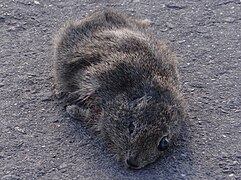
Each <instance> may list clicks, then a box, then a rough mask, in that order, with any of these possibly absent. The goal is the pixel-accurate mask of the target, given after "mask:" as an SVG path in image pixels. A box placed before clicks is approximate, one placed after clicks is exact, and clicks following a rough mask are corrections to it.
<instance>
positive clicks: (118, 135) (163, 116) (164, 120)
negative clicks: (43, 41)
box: [54, 9, 185, 169]
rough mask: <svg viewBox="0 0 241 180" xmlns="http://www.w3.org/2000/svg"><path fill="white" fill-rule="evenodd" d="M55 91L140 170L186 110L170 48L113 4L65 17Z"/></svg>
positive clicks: (72, 113)
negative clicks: (75, 17)
mask: <svg viewBox="0 0 241 180" xmlns="http://www.w3.org/2000/svg"><path fill="white" fill-rule="evenodd" d="M54 62H55V75H56V77H55V79H56V86H57V91H58V92H59V93H60V94H62V95H63V97H64V98H65V100H66V101H65V102H66V111H67V112H68V113H69V115H70V116H72V117H74V118H77V119H80V120H81V121H83V122H84V123H85V124H86V125H89V126H90V127H91V128H93V129H94V130H95V131H97V132H99V134H100V135H101V136H102V137H103V139H104V140H105V141H106V143H107V144H108V145H109V147H110V149H111V150H112V152H113V154H114V156H116V158H117V159H118V160H119V161H121V162H123V163H124V164H125V165H126V166H127V167H130V168H134V169H140V168H142V167H144V166H146V165H148V164H150V163H153V162H154V161H156V160H157V159H158V158H159V157H161V156H162V155H163V153H164V152H165V150H166V149H168V147H170V145H171V144H172V143H173V141H174V139H175V137H177V136H178V134H179V131H180V122H181V121H182V120H183V119H184V117H185V111H184V109H185V108H184V103H183V102H184V101H183V96H182V93H181V90H180V83H179V80H178V72H177V63H176V57H175V54H174V53H173V52H172V51H170V49H169V48H168V47H167V46H166V45H165V44H163V43H161V41H159V40H157V38H156V37H155V36H154V35H153V33H150V32H149V30H148V28H146V21H142V20H137V19H134V18H130V17H127V16H126V15H123V13H119V12H117V11H115V10H112V9H104V10H99V11H96V12H94V13H93V14H91V15H88V16H87V17H85V18H83V19H82V20H79V21H71V22H69V23H67V24H66V25H65V26H64V27H63V28H62V29H61V30H60V32H59V33H58V35H57V36H56V38H55V43H54Z"/></svg>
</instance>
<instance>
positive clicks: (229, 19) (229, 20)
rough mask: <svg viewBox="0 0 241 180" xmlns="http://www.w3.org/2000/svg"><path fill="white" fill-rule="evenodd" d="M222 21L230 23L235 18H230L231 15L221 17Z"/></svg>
mask: <svg viewBox="0 0 241 180" xmlns="http://www.w3.org/2000/svg"><path fill="white" fill-rule="evenodd" d="M223 21H224V22H228V23H232V22H234V21H235V18H232V17H226V18H224V19H223Z"/></svg>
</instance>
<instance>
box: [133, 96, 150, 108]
mask: <svg viewBox="0 0 241 180" xmlns="http://www.w3.org/2000/svg"><path fill="white" fill-rule="evenodd" d="M151 99H152V96H148V95H144V96H142V97H141V98H138V99H136V100H134V101H133V102H132V103H131V107H132V108H135V109H138V110H141V109H143V108H145V107H146V106H147V104H148V102H149V101H150V100H151Z"/></svg>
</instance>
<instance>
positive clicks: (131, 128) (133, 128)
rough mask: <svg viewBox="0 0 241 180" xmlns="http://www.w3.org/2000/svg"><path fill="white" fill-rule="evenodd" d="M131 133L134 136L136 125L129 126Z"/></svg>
mask: <svg viewBox="0 0 241 180" xmlns="http://www.w3.org/2000/svg"><path fill="white" fill-rule="evenodd" d="M128 129H129V133H130V134H132V133H133V132H134V130H135V125H134V124H133V123H132V122H131V123H130V124H129V126H128Z"/></svg>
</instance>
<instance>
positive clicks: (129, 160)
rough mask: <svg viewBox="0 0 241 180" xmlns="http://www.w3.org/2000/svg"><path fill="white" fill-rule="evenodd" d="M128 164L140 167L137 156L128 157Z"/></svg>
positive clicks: (131, 166) (136, 167)
mask: <svg viewBox="0 0 241 180" xmlns="http://www.w3.org/2000/svg"><path fill="white" fill-rule="evenodd" d="M126 164H127V166H128V167H130V168H133V169H139V165H138V163H137V161H136V158H135V157H128V158H127V159H126Z"/></svg>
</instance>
